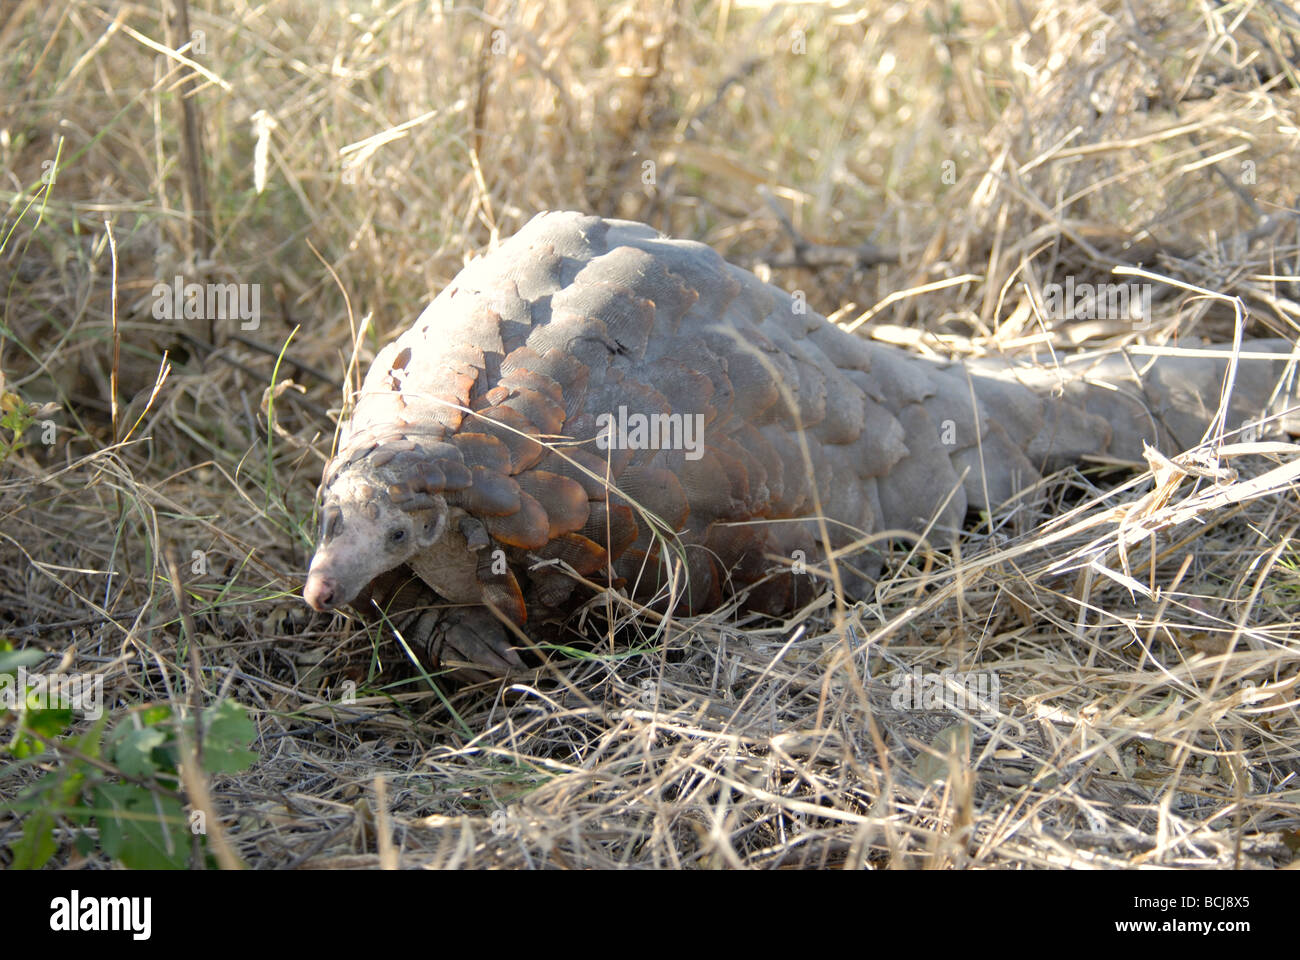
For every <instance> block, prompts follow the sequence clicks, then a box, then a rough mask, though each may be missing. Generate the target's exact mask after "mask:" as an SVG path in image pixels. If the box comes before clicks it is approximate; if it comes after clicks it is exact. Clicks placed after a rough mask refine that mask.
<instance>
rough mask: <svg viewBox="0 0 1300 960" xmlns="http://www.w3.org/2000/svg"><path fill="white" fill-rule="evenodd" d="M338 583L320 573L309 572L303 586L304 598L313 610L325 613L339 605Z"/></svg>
mask: <svg viewBox="0 0 1300 960" xmlns="http://www.w3.org/2000/svg"><path fill="white" fill-rule="evenodd" d="M338 592H339V587H338V584H337V583H335V582H334V581H333V580H332V579H330V578H329V577H326V576H322V575H321V574H319V573H308V574H307V582H306V583H305V584H304V585H303V588H302V598H303V599H304V600H306V601H307V605H308V606H309V607H311V608H312V609H313V610H316V611H318V612H320V613H324V612H325V611H326V610H333V609H334V608H335V607H336V606H338Z"/></svg>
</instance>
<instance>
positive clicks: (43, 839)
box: [11, 810, 56, 870]
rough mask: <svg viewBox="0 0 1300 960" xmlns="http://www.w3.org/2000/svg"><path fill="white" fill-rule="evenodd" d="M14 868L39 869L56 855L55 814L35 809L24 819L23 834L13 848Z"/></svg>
mask: <svg viewBox="0 0 1300 960" xmlns="http://www.w3.org/2000/svg"><path fill="white" fill-rule="evenodd" d="M11 849H12V851H13V857H14V860H13V869H15V870H39V869H40V868H41V867H43V866H45V864H46V863H47V862H48V861H49V859H50V857H52V856H54V851H55V849H56V847H55V843H54V814H52V813H51V812H50V811H49V810H34V811H32V813H31V814H30V815H28V817H27V819H26V820H25V821H23V835H22V836H21V837H19V838H18V842H17V843H15V844H14V845H13V847H12V848H11Z"/></svg>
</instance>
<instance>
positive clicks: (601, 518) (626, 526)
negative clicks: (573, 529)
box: [579, 501, 641, 558]
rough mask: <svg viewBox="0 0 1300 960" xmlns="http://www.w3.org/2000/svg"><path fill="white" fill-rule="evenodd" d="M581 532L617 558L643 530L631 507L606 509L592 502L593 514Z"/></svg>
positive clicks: (598, 503) (617, 505)
mask: <svg viewBox="0 0 1300 960" xmlns="http://www.w3.org/2000/svg"><path fill="white" fill-rule="evenodd" d="M579 532H580V533H581V534H582V535H583V536H584V537H586V538H587V539H588V540H591V541H592V542H593V543H596V544H598V545H600V546H601V547H603V548H605V549H606V550H608V551H609V555H610V557H613V558H617V557H619V556H620V555H621V554H622V553H623V552H624V551H625V550H627V548H628V547H630V546H632V544H634V543H635V542H636V538H637V537H638V536H639V535H640V533H641V528H640V527H639V526H638V525H637V522H636V514H635V512H634V511H633V510H632V508H631V507H627V506H624V505H623V504H621V503H611V504H610V505H609V506H608V507H606V506H605V504H604V503H601V502H599V501H592V503H591V513H590V514H589V515H588V516H587V522H586V523H585V524H583V526H582V530H581V531H579Z"/></svg>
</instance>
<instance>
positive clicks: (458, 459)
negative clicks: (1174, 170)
mask: <svg viewBox="0 0 1300 960" xmlns="http://www.w3.org/2000/svg"><path fill="white" fill-rule="evenodd" d="M1246 350H1248V351H1249V353H1250V354H1251V355H1253V357H1254V358H1253V359H1242V360H1240V364H1239V367H1238V369H1237V373H1236V377H1235V387H1234V389H1233V391H1232V393H1231V404H1230V406H1229V407H1228V408H1227V416H1226V422H1225V423H1223V426H1224V427H1226V429H1228V430H1231V429H1234V428H1236V427H1240V426H1241V425H1242V424H1243V423H1244V422H1246V421H1247V420H1252V419H1253V420H1260V419H1262V418H1265V417H1269V416H1272V415H1275V414H1282V415H1284V416H1290V415H1291V414H1290V411H1291V410H1292V409H1293V405H1294V401H1295V395H1294V386H1292V387H1291V388H1290V390H1275V389H1274V387H1275V385H1276V384H1278V383H1279V382H1283V374H1284V371H1285V372H1286V373H1287V374H1288V375H1289V374H1290V372H1291V367H1290V360H1289V357H1288V355H1289V354H1290V353H1291V346H1290V344H1288V343H1286V342H1285V341H1281V340H1257V341H1251V342H1249V343H1248V344H1246ZM1261 353H1266V354H1277V355H1278V356H1277V359H1276V360H1270V359H1261V358H1260V357H1259V354H1261ZM1227 363H1228V361H1227V360H1226V359H1224V358H1223V357H1222V356H1220V357H1204V356H1192V357H1182V356H1171V357H1162V358H1161V359H1160V360H1159V361H1152V360H1151V359H1150V358H1149V357H1128V356H1123V355H1120V356H1115V355H1111V356H1109V357H1107V358H1106V359H1103V360H1096V359H1094V360H1083V361H1081V362H1074V363H1066V364H1064V365H1054V366H1052V367H1051V368H1043V369H1038V368H1020V367H1010V366H1009V365H1008V364H1007V363H1006V362H1005V361H999V362H994V361H967V362H965V363H964V364H961V363H952V364H946V365H945V364H940V363H936V362H933V361H930V360H926V359H923V358H920V357H917V356H913V355H911V354H909V353H907V352H905V351H903V350H900V349H898V348H895V347H891V346H888V345H884V344H878V343H873V342H870V341H867V340H865V339H863V338H861V337H858V336H854V335H853V334H851V333H847V332H845V331H843V330H841V329H840V328H838V327H837V326H835V325H834V324H832V323H830V322H829V321H827V320H826V319H825V318H824V317H822V316H820V315H819V314H817V313H816V312H815V311H813V310H811V309H808V308H807V307H806V305H805V303H804V300H803V298H802V297H792V296H790V295H789V294H787V293H785V292H784V291H782V290H779V289H777V288H775V287H773V286H770V285H768V284H766V283H764V282H762V281H761V280H759V279H758V278H757V277H756V276H754V275H753V274H752V273H750V272H748V271H746V270H743V269H741V268H739V267H736V266H733V265H731V264H729V263H727V262H726V261H725V260H723V258H722V257H721V256H719V255H718V254H717V253H716V252H715V251H714V250H712V249H711V248H709V247H708V246H705V245H704V244H701V243H695V242H691V241H686V240H675V239H670V238H667V237H664V236H662V235H660V234H659V233H658V232H657V231H656V230H654V229H653V228H651V227H648V226H645V225H643V224H639V223H632V222H628V221H620V220H608V219H601V218H599V217H594V216H585V215H582V214H578V213H560V212H553V213H544V214H540V215H538V216H537V217H535V218H534V219H533V220H532V221H530V222H529V223H528V224H527V225H526V226H525V227H524V228H523V229H522V230H520V231H519V232H518V233H517V234H516V235H515V236H513V237H512V238H511V239H509V240H507V241H506V242H504V243H503V244H501V246H500V247H499V248H498V249H497V250H495V251H494V252H492V253H491V254H489V255H487V256H484V257H481V258H479V259H477V260H475V261H473V262H471V263H470V264H469V265H468V266H467V267H466V268H465V269H464V270H463V271H461V273H460V274H459V275H458V276H457V277H456V278H455V279H454V280H453V281H452V283H451V285H450V286H448V287H447V288H446V289H445V290H443V291H442V293H441V294H440V295H439V296H438V297H437V298H436V299H435V300H434V301H433V302H432V303H431V304H430V305H429V306H428V308H427V309H426V310H425V311H424V312H423V313H422V314H421V315H420V317H419V318H418V319H417V320H416V322H415V325H414V326H412V327H411V328H410V329H409V330H407V331H406V332H405V333H403V334H402V335H401V336H400V337H398V338H397V340H395V341H394V342H392V343H390V344H389V345H388V346H386V347H385V348H384V349H382V350H381V351H380V352H379V354H378V356H377V357H376V358H375V360H374V363H373V364H372V366H371V367H370V370H369V373H368V374H367V376H366V378H365V381H364V383H363V385H362V388H361V392H360V394H359V395H358V397H357V399H356V405H355V409H354V410H353V413H352V416H351V420H350V421H349V422H348V423H346V424H345V425H344V428H343V430H342V432H341V435H340V442H339V447H338V452H337V453H336V455H335V456H334V457H333V458H332V459H331V460H330V461H329V463H328V464H327V465H326V468H325V471H324V476H323V478H322V481H321V486H320V516H321V527H320V536H319V543H318V546H317V548H316V552H315V556H314V557H313V558H312V561H311V566H310V569H309V572H308V576H307V581H306V586H305V588H304V590H303V595H304V597H305V599H306V601H307V602H308V603H309V604H310V605H311V606H312V607H314V608H315V609H316V610H329V609H332V608H334V607H338V606H340V605H342V604H346V603H350V602H352V601H353V600H354V599H356V598H357V597H358V595H359V594H361V593H362V592H363V590H365V589H366V588H367V587H368V586H369V585H370V584H372V582H374V581H376V580H377V578H379V577H380V576H381V575H383V574H385V573H386V572H387V571H391V570H393V569H394V568H398V567H400V566H402V565H403V564H405V565H407V566H409V568H410V569H411V570H413V571H414V572H415V573H416V574H418V576H419V577H420V578H421V579H422V580H423V581H424V582H425V583H427V584H428V585H429V586H430V587H432V588H433V589H434V590H435V591H436V592H437V593H438V594H439V595H440V596H441V597H442V598H444V599H445V600H447V601H449V602H450V604H452V605H459V606H460V607H462V608H464V607H468V608H469V609H468V611H466V612H465V613H464V615H463V616H462V617H461V618H460V620H459V624H461V625H462V626H460V627H458V629H461V630H462V632H461V633H460V634H455V633H454V631H453V634H452V637H453V639H452V643H453V646H454V647H455V649H457V650H459V651H460V652H461V653H462V654H464V655H465V656H467V657H469V658H470V659H471V660H478V661H480V662H485V663H488V662H490V663H491V664H492V665H493V666H494V667H498V668H501V667H508V666H510V665H513V664H517V663H518V660H517V659H516V658H515V656H514V654H513V653H512V652H511V651H510V643H509V641H508V634H507V633H506V631H505V630H504V629H501V628H500V624H499V623H498V622H497V620H498V619H500V620H503V621H510V622H513V623H514V624H516V625H518V626H520V627H523V626H525V625H527V624H530V623H532V622H536V621H537V620H538V619H539V618H540V617H544V616H545V615H546V614H547V613H548V612H549V611H559V610H562V609H564V608H565V606H566V605H570V604H571V603H572V602H573V601H574V600H575V599H576V598H575V594H577V595H578V596H581V597H585V596H590V594H591V591H590V590H589V589H587V588H584V587H583V586H580V585H579V580H578V579H577V578H576V577H575V576H573V574H576V575H577V577H581V578H584V579H586V580H587V581H588V583H590V582H592V581H600V582H604V583H614V584H621V585H623V586H625V587H626V588H627V589H628V590H629V592H632V593H633V594H635V595H637V596H639V597H643V598H646V599H653V598H655V597H656V596H658V597H659V598H660V601H661V602H663V597H664V596H665V595H666V594H669V593H670V594H671V598H672V600H671V602H672V603H675V604H677V605H678V609H681V608H682V607H683V606H684V607H685V608H687V609H690V610H697V611H698V610H704V609H707V608H711V607H714V606H716V605H718V604H719V603H720V601H721V600H722V598H723V596H724V595H725V594H727V593H728V592H730V591H738V590H746V591H747V594H746V596H747V599H748V602H749V604H750V606H751V607H754V608H757V609H759V610H764V611H769V612H779V611H782V610H788V609H789V608H790V607H791V605H792V604H793V603H795V602H797V600H798V599H799V597H800V596H801V593H800V592H801V591H803V595H810V593H811V582H810V580H811V578H810V577H809V576H807V575H804V574H801V573H798V572H795V571H798V570H800V569H801V563H800V562H801V561H802V568H803V569H813V568H814V566H815V564H816V563H817V562H818V561H819V560H820V559H821V558H822V557H823V556H824V555H825V550H824V545H826V544H827V543H829V545H830V546H831V547H832V548H835V549H839V548H842V547H845V546H846V545H848V544H851V543H853V542H854V541H856V540H859V539H860V538H862V537H864V536H865V535H867V534H870V533H872V532H873V531H880V530H911V531H919V530H921V529H923V528H925V526H926V525H927V524H930V523H931V522H932V521H937V526H938V529H941V530H942V529H944V528H949V529H956V528H959V527H960V525H961V523H962V521H963V518H964V516H965V514H966V511H967V508H968V507H991V506H994V505H996V504H998V503H1001V502H1003V501H1005V500H1006V499H1007V498H1009V497H1011V496H1012V495H1013V494H1015V493H1016V492H1017V491H1019V490H1021V489H1023V488H1024V487H1026V486H1028V485H1029V484H1031V483H1033V482H1035V481H1036V480H1038V479H1039V478H1040V477H1041V476H1042V474H1043V473H1044V472H1046V471H1050V470H1053V469H1056V468H1057V467H1058V466H1060V465H1061V464H1063V463H1065V462H1068V461H1070V460H1074V459H1077V458H1079V457H1082V456H1085V455H1089V454H1110V455H1112V456H1114V457H1118V458H1123V459H1128V460H1134V461H1140V458H1141V455H1142V441H1143V440H1147V441H1150V442H1152V443H1153V444H1155V445H1157V446H1161V447H1162V448H1164V449H1170V448H1177V449H1178V450H1181V449H1184V448H1186V447H1188V446H1191V445H1193V444H1195V443H1197V442H1198V441H1199V440H1200V439H1201V436H1202V432H1203V430H1204V429H1205V428H1206V425H1207V424H1208V423H1210V422H1211V420H1212V419H1213V417H1214V415H1215V412H1216V410H1217V408H1218V406H1219V402H1220V395H1221V389H1222V386H1223V383H1224V373H1225V369H1226V366H1227ZM1286 382H1290V383H1293V382H1294V378H1293V377H1292V378H1291V380H1289V381H1286ZM858 569H859V571H860V572H865V573H864V575H865V576H866V578H867V581H868V582H869V579H870V572H871V567H870V564H869V563H868V564H866V565H865V566H860V567H859V568H858ZM485 609H491V610H494V611H495V613H496V618H494V617H492V616H489V615H485V614H484V613H483V611H484V610H485ZM494 631H495V632H494ZM485 635H486V639H484V636H485ZM441 636H443V637H444V639H445V638H446V636H447V634H446V632H445V631H444V632H443V633H442V634H441ZM457 636H459V638H460V639H459V640H456V637H457Z"/></svg>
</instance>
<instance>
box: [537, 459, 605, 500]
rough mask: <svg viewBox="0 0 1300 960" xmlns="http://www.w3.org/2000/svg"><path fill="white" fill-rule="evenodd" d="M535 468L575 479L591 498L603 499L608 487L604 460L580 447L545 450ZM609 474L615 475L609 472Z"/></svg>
mask: <svg viewBox="0 0 1300 960" xmlns="http://www.w3.org/2000/svg"><path fill="white" fill-rule="evenodd" d="M537 469H539V470H546V471H547V472H549V473H556V474H559V475H560V476H562V477H568V478H569V479H570V480H574V481H577V482H578V483H580V484H581V485H582V489H583V490H585V491H586V493H587V497H588V499H591V500H604V499H605V494H606V492H607V491H608V489H609V487H608V486H607V485H606V482H605V476H606V471H607V469H608V468H607V466H606V463H605V460H604V459H603V458H602V457H598V456H596V455H595V454H593V453H590V452H589V451H587V450H585V449H583V448H582V447H576V446H559V447H556V448H554V449H552V450H550V451H548V452H547V454H546V456H545V457H543V458H542V461H541V462H540V463H539V464H538V465H537ZM610 476H611V477H612V476H615V475H614V474H612V473H611V474H610ZM612 483H613V481H612V480H611V484H612Z"/></svg>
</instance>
